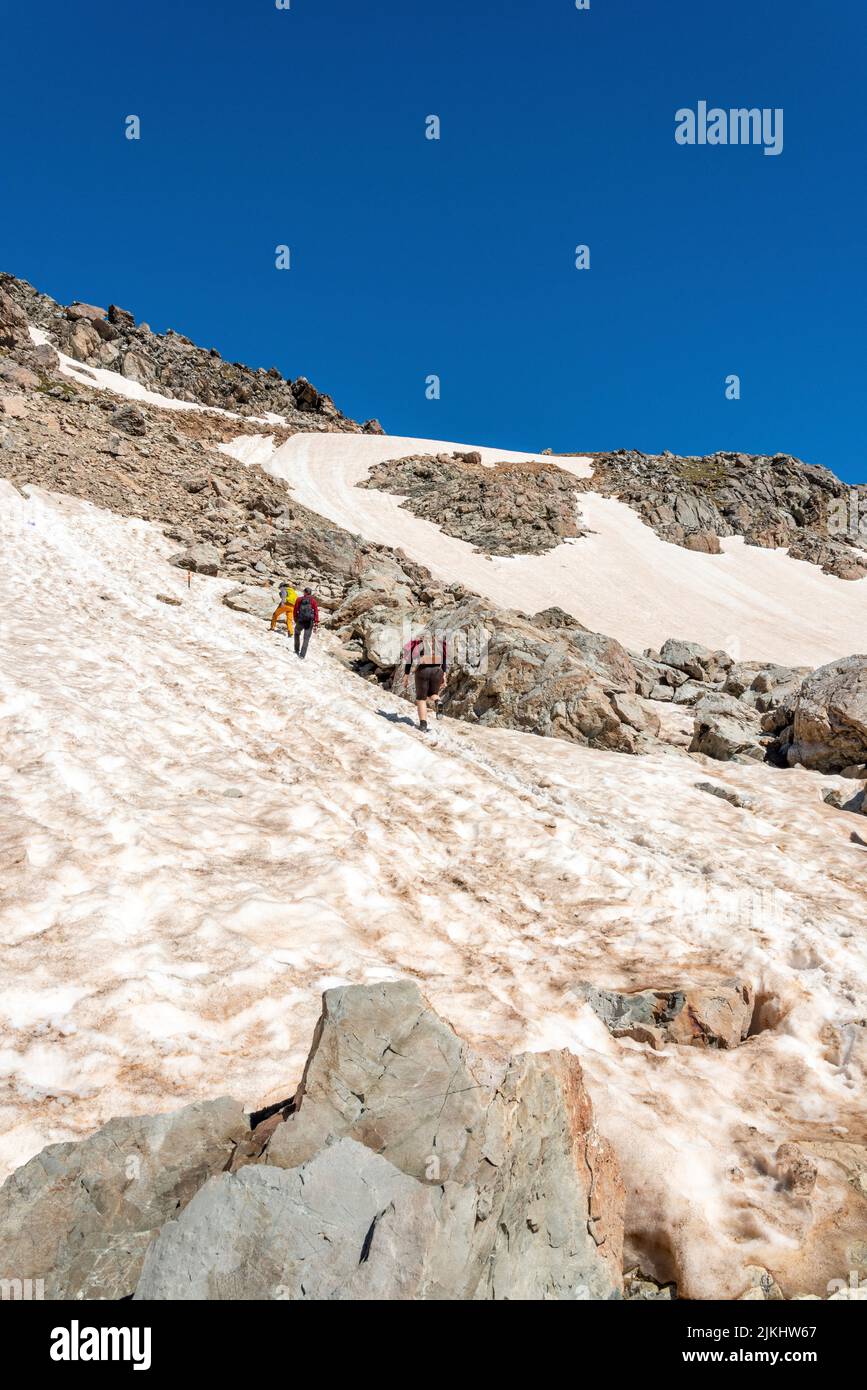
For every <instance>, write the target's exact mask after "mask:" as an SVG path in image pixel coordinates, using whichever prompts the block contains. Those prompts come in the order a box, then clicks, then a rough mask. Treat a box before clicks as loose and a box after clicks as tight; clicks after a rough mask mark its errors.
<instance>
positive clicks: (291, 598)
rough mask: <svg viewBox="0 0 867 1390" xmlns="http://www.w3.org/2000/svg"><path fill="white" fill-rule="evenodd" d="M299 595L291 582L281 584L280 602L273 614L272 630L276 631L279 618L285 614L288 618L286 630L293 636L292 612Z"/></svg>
mask: <svg viewBox="0 0 867 1390" xmlns="http://www.w3.org/2000/svg"><path fill="white" fill-rule="evenodd" d="M297 597H298V595H297V593H296V592H295V590H294V589H293V588H292V586H291V585H290V584H281V585H280V602H279V603H278V605H277V607H276V608H275V609H274V612H273V613H272V614H271V631H272V632H273V631H274V629H275V627H276V626H277V620H278V618H282V617H284V616H285V618H286V630H287V632H288V633H289V636H290V637H291V636H292V633H293V631H294V629H293V627H292V613H293V610H294V608H295V600H296V599H297Z"/></svg>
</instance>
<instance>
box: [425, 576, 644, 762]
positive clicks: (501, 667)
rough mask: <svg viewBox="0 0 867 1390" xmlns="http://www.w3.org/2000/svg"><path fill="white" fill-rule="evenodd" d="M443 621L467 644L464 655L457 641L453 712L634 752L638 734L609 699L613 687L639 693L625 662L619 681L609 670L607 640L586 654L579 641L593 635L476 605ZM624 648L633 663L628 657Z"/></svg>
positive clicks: (450, 693) (448, 701)
mask: <svg viewBox="0 0 867 1390" xmlns="http://www.w3.org/2000/svg"><path fill="white" fill-rule="evenodd" d="M444 626H452V627H453V628H454V629H455V630H456V631H457V632H459V633H461V634H463V639H464V646H465V648H466V655H462V653H461V652H460V650H459V647H460V644H459V643H455V647H456V649H458V650H457V655H456V660H455V662H454V664H453V666H452V671H451V674H450V676H449V682H448V687H447V692H446V696H445V701H444V708H445V709H446V711H447V712H448V713H449V714H451V715H455V716H457V717H459V718H464V719H468V720H470V721H471V722H473V723H476V722H477V723H480V724H488V725H495V726H499V727H502V728H511V729H523V730H525V731H527V732H528V733H535V734H541V735H542V736H543V737H553V738H563V739H571V740H574V741H575V742H578V743H585V744H588V745H590V746H591V747H594V748H610V749H612V750H615V751H617V752H623V753H634V752H636V751H637V749H638V744H637V742H636V739H637V737H638V735H637V734H636V731H635V730H634V729H633V728H631V727H630V724H629V723H628V722H626V721H625V720H624V719H622V718H621V716H620V714H619V713H618V711H617V708H616V707H615V706H614V704H612V701H611V699H610V698H609V693H610V692H611V691H614V690H620V691H623V690H626V691H627V692H629V693H631V692H632V691H634V689H635V680H634V679H633V680H630V679H629V676H628V669H627V668H626V667H625V663H622V664H621V665H620V668H619V672H618V674H619V676H620V678H619V679H616V680H615V678H614V677H613V676H612V675H611V674H606V670H605V665H604V652H605V651H607V649H608V645H607V639H602V640H601V643H600V645H599V647H597V648H596V649H595V650H593V651H590V652H589V653H585V652H584V651H582V650H581V649H580V648H579V647H577V645H576V644H575V641H574V639H575V637H576V636H577V637H579V638H584V637H585V636H593V635H594V634H584V633H580V632H578V633H573V632H571V631H569V632H566V633H562V634H559V633H558V634H554V635H552V633H551V631H550V629H547V628H539V627H537V626H535V625H534V624H533V623H532V622H530V621H528V620H527V619H523V618H521V617H520V616H519V615H518V614H513V613H509V612H507V611H505V610H500V611H497V612H492V611H490V610H486V609H484V608H482V607H478V605H474V604H472V603H470V604H467V605H465V606H464V607H462V608H459V609H457V610H456V612H455V613H454V614H452V615H450V616H449V619H448V623H447V624H445V623H444ZM614 646H615V647H618V646H619V644H616V643H615V644H614ZM620 651H621V652H622V653H623V657H625V658H626V661H627V662H628V660H629V658H628V654H627V653H626V652H625V651H624V650H623V649H622V648H620Z"/></svg>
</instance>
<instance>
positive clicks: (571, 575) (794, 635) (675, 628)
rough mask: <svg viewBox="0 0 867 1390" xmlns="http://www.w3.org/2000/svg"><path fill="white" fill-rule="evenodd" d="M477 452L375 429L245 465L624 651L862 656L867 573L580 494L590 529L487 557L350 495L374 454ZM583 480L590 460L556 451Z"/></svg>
mask: <svg viewBox="0 0 867 1390" xmlns="http://www.w3.org/2000/svg"><path fill="white" fill-rule="evenodd" d="M468 447H469V448H472V447H475V446H468V445H454V444H444V443H442V442H441V441H436V440H424V439H423V440H419V439H407V438H400V437H392V436H375V435H369V436H364V435H361V436H360V435H342V434H340V435H338V434H325V435H312V434H296V435H294V436H293V437H292V438H291V439H289V440H287V441H286V443H285V444H283V445H281V446H280V447H279V448H278V449H276V451H275V452H274V453H273V455H272V456H271V457H270V458H268V457H267V455H266V453H265V450H264V449H263V450H262V451H260V453H259V454H258V455H257V461H258V462H259V463H260V464H261V465H262V467H264V468H265V469H266V470H267V471H268V472H271V473H273V474H274V475H275V476H276V477H279V478H283V479H285V481H286V482H287V483H288V484H289V486H290V487H291V489H292V492H293V494H294V496H295V497H297V499H298V501H299V502H301V503H303V504H304V505H305V506H307V507H310V508H311V510H312V511H315V512H318V513H320V514H321V515H322V516H326V517H328V518H329V520H331V521H333V522H336V523H337V524H338V525H341V526H345V527H348V528H349V529H351V530H355V531H360V532H361V533H362V535H363V536H365V538H366V539H368V540H370V541H374V542H377V543H379V544H386V545H390V544H394V543H395V540H396V538H399V544H400V546H401V547H402V549H403V550H405V551H406V552H407V554H409V555H410V556H411V557H412V559H414V560H415V561H417V562H418V563H419V564H423V565H425V566H427V568H428V569H430V571H431V572H432V573H433V574H434V575H436V576H437V578H439V579H441V580H443V581H445V582H454V581H457V582H459V583H461V584H464V585H466V586H467V587H468V588H471V589H474V590H476V591H477V592H479V593H481V594H483V595H484V596H485V597H487V598H489V599H491V600H493V601H494V602H496V603H500V604H503V605H504V606H506V607H511V608H518V609H522V610H523V611H524V612H527V613H534V612H538V611H540V610H542V609H545V608H548V607H550V606H551V605H552V604H556V605H558V606H559V607H561V608H563V609H565V610H566V612H568V613H571V614H572V615H573V616H574V617H576V618H578V619H579V620H580V621H581V622H582V623H584V624H585V625H586V626H587V627H589V628H591V629H592V630H593V631H597V632H606V633H608V634H609V635H610V636H612V637H616V638H617V639H618V640H619V641H621V642H623V643H624V644H625V645H626V646H628V647H630V648H637V649H639V650H640V649H642V648H644V647H659V646H661V645H662V643H663V642H664V641H665V639H666V638H667V637H670V636H672V634H676V635H677V636H682V637H688V638H689V639H690V640H692V641H697V642H702V643H703V644H704V645H705V646H708V647H710V648H711V649H717V648H721V649H723V650H724V651H728V652H729V653H730V654H731V655H732V656H734V657H735V658H736V659H738V660H766V661H777V662H780V663H782V664H784V665H792V666H802V665H803V666H815V665H819V664H820V663H822V662H825V661H831V660H833V659H835V658H836V657H840V656H845V655H848V654H849V653H850V652H853V651H860V650H862V649H863V647H864V644H865V643H864V633H865V630H867V579H861V580H855V581H847V580H843V579H839V578H837V577H836V576H834V575H828V574H824V573H823V572H822V571H821V569H820V568H819V567H818V566H817V565H813V564H810V563H808V562H807V561H804V560H794V559H790V558H789V556H788V555H787V553H786V551H785V550H783V549H776V550H770V549H763V548H760V547H757V546H750V545H746V544H745V543H744V541H743V539H742V538H741V537H739V536H736V537H730V538H726V539H723V540H722V541H721V548H722V553H721V554H719V555H708V554H701V553H699V552H695V551H691V550H686V549H684V548H682V547H681V546H678V545H674V544H672V543H670V542H667V541H663V540H661V539H660V538H659V536H657V534H656V532H655V531H654V530H653V529H652V528H651V527H650V526H648V525H646V524H645V523H644V522H642V521H641V520H640V518H639V517H638V515H637V513H636V512H635V511H634V510H633V509H632V508H631V507H629V506H628V505H627V504H626V503H623V502H620V501H618V500H617V499H615V498H611V497H603V496H600V495H599V494H597V493H593V492H592V491H588V492H584V493H582V494H581V496H580V498H579V503H580V520H581V523H582V524H583V525H584V526H585V527H586V528H587V530H588V531H589V535H586V536H581V537H579V538H578V539H576V540H571V541H567V542H565V543H564V544H563V545H560V546H558V547H557V548H556V549H554V550H550V551H548V552H547V553H546V554H543V555H525V556H506V557H503V556H493V557H491V558H487V557H485V556H483V555H479V554H476V553H474V550H473V547H472V546H471V545H470V544H469V543H468V542H467V541H463V540H459V539H457V538H456V537H454V536H448V535H445V534H443V532H442V531H441V529H440V528H439V527H438V526H436V525H434V523H433V522H431V521H426V520H424V519H423V518H421V517H417V516H413V515H412V514H411V513H409V512H407V510H406V509H405V508H403V507H402V506H401V499H400V498H398V497H394V496H390V495H388V494H386V493H383V492H377V491H370V490H368V489H361V488H358V487H357V486H356V484H357V483H358V482H360V481H362V480H363V479H364V478H365V476H366V474H367V472H368V470H369V469H370V468H371V467H372V466H373V465H374V464H376V463H378V462H380V461H381V460H383V459H389V458H392V459H393V458H400V457H402V456H404V455H406V454H410V453H417V454H425V453H428V454H436V453H445V452H449V451H452V450H454V449H466V448H468ZM479 452H480V453H481V454H482V460H483V462H486V463H495V462H499V461H501V460H506V461H515V462H517V461H519V460H520V459H529V460H530V461H533V462H539V461H545V462H551V460H550V458H547V457H546V456H544V455H540V454H534V455H521V454H518V453H515V452H510V451H507V450H501V449H481V450H479ZM556 462H557V464H558V465H559V466H560V467H562V468H564V469H567V470H568V471H569V472H570V473H572V474H574V475H575V477H576V478H578V479H580V480H581V481H582V484H583V485H585V486H586V485H587V481H586V480H588V479H591V478H592V468H593V464H592V460H591V459H590V458H589V457H588V458H581V457H576V458H568V459H567V458H565V457H564V458H558V459H557V460H556Z"/></svg>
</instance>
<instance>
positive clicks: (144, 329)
mask: <svg viewBox="0 0 867 1390" xmlns="http://www.w3.org/2000/svg"><path fill="white" fill-rule="evenodd" d="M0 294H2V295H3V300H2V301H0V347H3V346H17V347H21V348H29V346H30V340H29V335H28V334H27V323H28V321H29V322H30V323H32V324H33V325H34V326H35V327H38V328H41V329H42V330H43V331H44V332H46V333H47V334H48V336H49V338H50V340H51V343H52V344H53V345H54V347H56V348H59V349H60V351H61V352H64V353H66V355H67V356H68V357H72V358H74V359H75V361H76V362H80V363H82V365H84V366H90V367H106V368H108V369H109V370H110V371H114V372H119V373H120V374H121V375H122V376H125V377H127V378H128V379H129V380H131V381H136V382H138V383H139V384H140V385H142V386H145V387H147V388H148V390H151V391H156V392H158V393H159V394H160V395H162V396H167V397H169V399H175V400H181V401H190V402H196V403H198V404H200V405H202V406H205V407H210V408H215V407H216V408H219V409H223V410H230V411H232V412H234V413H236V414H239V415H260V416H261V415H265V414H267V413H271V414H276V415H280V416H283V417H284V419H285V421H286V423H287V425H289V426H291V427H294V428H296V429H304V430H311V429H312V430H317V429H329V430H333V429H338V430H348V431H350V432H358V431H361V430H365V431H369V432H372V433H377V432H381V429H382V427H381V426H380V425H379V423H378V421H375V420H369V421H367V422H366V424H365V425H363V426H362V425H358V424H356V423H355V421H353V420H349V419H348V418H347V417H346V416H344V415H342V414H341V412H340V411H339V410H338V409H337V407H336V406H335V404H334V402H333V400H332V399H331V397H330V396H328V395H326V394H325V393H324V392H322V391H318V390H317V389H316V387H315V386H312V385H311V383H310V382H309V381H308V380H307V379H306V377H298V378H297V379H296V380H295V381H290V380H287V379H285V378H284V377H283V376H282V375H281V373H280V372H279V371H278V370H277V368H276V367H271V368H269V369H267V370H266V369H265V368H263V367H260V368H259V369H257V370H253V369H252V368H250V367H245V366H244V364H243V363H241V362H226V361H224V360H223V358H222V357H221V356H220V353H219V352H218V351H217V349H216V348H200V347H197V346H196V344H195V343H193V342H192V341H191V339H189V338H187V337H185V336H184V335H183V334H182V333H176V332H175V331H174V330H173V329H169V330H168V332H166V333H153V332H152V331H151V329H150V327H149V326H148V325H147V324H145V323H141V324H136V321H135V318H134V316H133V315H132V314H131V313H129V311H128V310H125V309H121V308H119V307H118V306H117V305H116V304H113V305H111V306H110V307H109V310H108V311H107V312H106V310H105V309H103V308H100V307H99V306H97V305H93V304H80V303H78V302H76V303H73V304H70V305H69V306H68V307H66V308H64V307H63V306H62V305H60V304H58V303H56V301H55V300H53V299H51V298H50V296H48V295H45V294H40V293H39V291H38V290H35V289H34V288H33V286H32V285H29V284H28V283H27V282H26V281H25V280H18V279H16V278H15V277H14V276H12V275H8V274H0ZM4 304H5V306H6V307H5V309H4ZM10 304H11V306H12V307H11V308H10V307H9V306H10ZM13 313H14V314H15V315H17V318H16V320H15V325H16V326H15V330H14V334H15V336H14V343H13V342H10V341H6V340H4V337H3V334H4V323H5V322H6V321H10V322H11V318H10V316H11V315H12V314H13ZM22 321H23V332H22V330H21V323H22ZM7 338H8V333H7Z"/></svg>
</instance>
